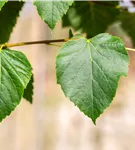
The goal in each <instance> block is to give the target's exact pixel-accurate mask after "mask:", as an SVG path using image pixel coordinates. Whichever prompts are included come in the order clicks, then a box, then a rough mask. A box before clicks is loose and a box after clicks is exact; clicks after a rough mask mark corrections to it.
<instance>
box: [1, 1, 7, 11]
mask: <svg viewBox="0 0 135 150" xmlns="http://www.w3.org/2000/svg"><path fill="white" fill-rule="evenodd" d="M6 2H7V1H0V10H1V8H2V7H3V6H4V5H5V3H6Z"/></svg>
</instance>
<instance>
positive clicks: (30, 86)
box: [23, 74, 34, 103]
mask: <svg viewBox="0 0 135 150" xmlns="http://www.w3.org/2000/svg"><path fill="white" fill-rule="evenodd" d="M33 80H34V79H33V74H32V76H31V79H30V81H29V83H28V85H27V87H26V89H24V94H23V98H25V99H26V100H27V101H28V102H30V103H32V96H33Z"/></svg>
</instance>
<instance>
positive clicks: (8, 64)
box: [0, 49, 32, 121]
mask: <svg viewBox="0 0 135 150" xmlns="http://www.w3.org/2000/svg"><path fill="white" fill-rule="evenodd" d="M31 70H32V69H31V65H30V63H29V61H28V60H27V58H26V57H25V55H24V54H23V53H21V52H18V51H13V50H8V49H5V50H1V51H0V121H1V120H2V119H3V118H5V117H6V116H7V115H9V114H10V113H11V111H13V110H14V109H15V107H16V106H17V105H18V104H19V103H20V100H21V98H22V96H23V93H24V89H25V88H26V86H27V84H28V83H29V81H30V79H31V74H32V73H31Z"/></svg>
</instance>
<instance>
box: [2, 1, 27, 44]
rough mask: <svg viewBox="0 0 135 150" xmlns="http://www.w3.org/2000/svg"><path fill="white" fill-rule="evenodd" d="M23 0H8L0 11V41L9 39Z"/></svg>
mask: <svg viewBox="0 0 135 150" xmlns="http://www.w3.org/2000/svg"><path fill="white" fill-rule="evenodd" d="M23 4H24V2H18V1H8V2H7V3H5V5H4V6H3V7H2V9H1V11H0V43H5V42H7V41H8V40H9V37H10V34H11V32H12V30H13V27H14V26H15V24H16V21H17V17H18V16H19V12H20V10H21V8H22V6H23Z"/></svg>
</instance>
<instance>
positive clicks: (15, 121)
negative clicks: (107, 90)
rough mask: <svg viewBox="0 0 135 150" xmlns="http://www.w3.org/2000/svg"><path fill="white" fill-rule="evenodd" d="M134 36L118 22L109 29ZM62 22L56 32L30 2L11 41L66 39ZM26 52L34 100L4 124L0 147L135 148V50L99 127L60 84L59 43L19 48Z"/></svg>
mask: <svg viewBox="0 0 135 150" xmlns="http://www.w3.org/2000/svg"><path fill="white" fill-rule="evenodd" d="M108 31H109V32H111V33H112V34H117V35H119V36H121V37H122V38H123V40H124V42H125V43H126V45H127V46H128V47H131V46H132V45H131V42H130V39H129V38H128V37H127V36H126V35H125V34H123V31H122V30H120V29H119V24H115V25H113V26H112V27H111V28H109V29H108ZM67 37H68V29H62V28H61V23H60V22H59V23H58V24H57V26H56V28H55V30H54V31H53V32H52V33H51V31H50V29H49V28H48V27H47V25H46V24H45V23H44V22H43V21H42V20H41V19H40V17H39V16H38V14H37V12H36V8H35V6H33V5H32V4H31V3H27V4H26V5H25V7H24V8H23V11H22V12H21V14H20V18H19V19H18V22H17V25H16V27H15V28H14V31H13V34H12V35H11V39H10V43H12V42H19V41H20V42H21V41H34V40H44V39H58V38H67ZM13 49H15V50H21V51H22V52H24V53H25V54H26V55H27V57H28V59H29V60H30V62H31V64H32V66H33V73H34V80H35V81H34V97H33V104H32V105H31V104H30V103H29V102H27V101H26V100H24V99H22V102H21V103H20V105H19V106H18V107H17V108H16V110H15V111H14V112H12V114H11V115H10V116H9V117H7V118H6V119H4V120H3V121H2V122H1V123H0V150H134V149H135V54H134V53H133V52H132V53H131V52H130V53H129V54H130V57H131V62H130V65H129V73H128V77H127V78H124V77H123V78H121V81H120V83H119V89H118V91H117V94H116V97H115V99H114V101H113V103H112V104H111V106H110V107H109V108H107V109H106V110H105V112H104V114H103V115H101V116H100V118H99V119H98V120H97V125H96V126H95V125H94V124H93V123H92V121H91V119H89V118H88V117H86V116H85V115H84V114H83V113H81V112H80V111H79V109H78V108H77V107H75V106H74V104H73V103H72V102H70V101H69V100H68V99H67V98H65V96H64V94H63V92H62V91H61V88H60V86H59V85H57V84H56V77H55V59H56V55H57V53H58V50H59V48H57V47H52V46H46V45H31V46H23V47H14V48H13Z"/></svg>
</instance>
